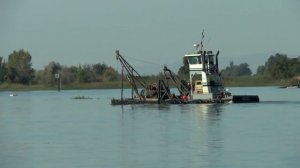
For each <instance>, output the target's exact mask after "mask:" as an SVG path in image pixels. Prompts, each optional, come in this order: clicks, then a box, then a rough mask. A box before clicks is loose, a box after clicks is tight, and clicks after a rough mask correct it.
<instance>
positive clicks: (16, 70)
mask: <svg viewBox="0 0 300 168" xmlns="http://www.w3.org/2000/svg"><path fill="white" fill-rule="evenodd" d="M31 59H32V57H31V55H30V53H29V52H28V51H24V50H23V49H21V50H19V51H13V53H11V54H10V55H9V56H8V62H7V70H8V79H9V81H10V82H14V83H21V84H30V82H31V81H32V79H33V77H34V70H33V68H32V67H31Z"/></svg>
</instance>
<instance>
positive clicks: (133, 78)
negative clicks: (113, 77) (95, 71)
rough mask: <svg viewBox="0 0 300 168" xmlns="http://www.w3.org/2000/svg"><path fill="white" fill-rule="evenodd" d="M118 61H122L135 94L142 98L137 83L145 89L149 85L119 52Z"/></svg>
mask: <svg viewBox="0 0 300 168" xmlns="http://www.w3.org/2000/svg"><path fill="white" fill-rule="evenodd" d="M116 59H117V60H119V61H120V63H121V64H122V67H123V68H125V70H126V71H127V79H128V81H129V83H130V85H131V87H132V89H133V90H134V92H135V94H136V95H137V96H138V97H139V98H142V96H141V94H140V93H139V90H138V87H137V83H139V84H140V85H141V86H142V87H143V88H146V86H147V84H146V82H145V80H144V79H143V78H142V77H141V75H140V74H139V73H138V72H137V71H136V70H135V69H134V68H133V67H132V66H131V65H130V64H129V63H128V62H127V61H126V60H125V59H124V57H123V56H122V55H121V54H120V51H119V50H116Z"/></svg>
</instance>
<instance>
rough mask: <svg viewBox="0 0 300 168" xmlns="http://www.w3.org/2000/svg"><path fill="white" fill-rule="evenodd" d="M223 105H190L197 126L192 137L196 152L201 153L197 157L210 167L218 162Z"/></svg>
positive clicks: (220, 146)
mask: <svg viewBox="0 0 300 168" xmlns="http://www.w3.org/2000/svg"><path fill="white" fill-rule="evenodd" d="M223 106H224V105H223V104H196V105H194V106H192V107H191V110H192V112H193V113H192V114H193V115H194V119H195V127H196V128H197V132H196V133H195V134H196V135H195V137H194V138H195V139H196V140H197V141H198V143H196V144H197V148H198V152H199V153H200V154H202V155H199V157H198V159H200V160H202V161H203V162H202V163H205V165H206V166H210V167H216V166H218V165H219V164H220V159H219V155H220V154H221V153H222V149H223V142H224V140H223V136H222V127H221V125H222V118H221V114H222V110H223ZM204 161H205V162H204ZM202 166H203V165H202Z"/></svg>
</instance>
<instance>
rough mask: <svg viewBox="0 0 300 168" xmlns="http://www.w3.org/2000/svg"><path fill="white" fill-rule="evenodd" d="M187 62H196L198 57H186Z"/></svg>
mask: <svg viewBox="0 0 300 168" xmlns="http://www.w3.org/2000/svg"><path fill="white" fill-rule="evenodd" d="M188 60H189V64H198V63H199V62H198V57H188Z"/></svg>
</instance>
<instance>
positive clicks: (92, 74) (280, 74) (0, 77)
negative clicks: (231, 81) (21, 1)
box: [0, 49, 300, 85]
mask: <svg viewBox="0 0 300 168" xmlns="http://www.w3.org/2000/svg"><path fill="white" fill-rule="evenodd" d="M31 61H32V56H31V54H30V53H29V52H28V51H25V50H23V49H21V50H19V51H13V52H12V53H11V54H9V56H8V60H7V62H6V61H5V60H4V58H3V57H0V84H1V83H5V82H6V83H19V84H26V85H28V84H45V85H54V84H55V83H56V80H57V79H55V74H60V76H61V81H62V84H71V83H90V82H105V81H115V80H118V79H120V74H119V73H118V72H117V71H116V70H115V69H114V68H112V67H111V66H108V65H106V64H104V63H96V64H85V65H78V66H64V65H61V64H60V63H58V62H49V63H48V65H46V66H44V69H42V70H35V69H33V68H32V63H31ZM188 73H189V71H188V61H187V59H186V58H183V65H182V66H181V67H180V68H179V71H178V75H179V76H180V77H181V78H185V79H187V78H188V76H189V75H188ZM220 73H221V75H222V76H223V77H225V78H226V77H240V76H253V75H254V76H264V77H268V78H269V79H276V80H281V79H290V78H293V77H297V76H300V56H299V57H298V58H289V57H288V56H287V55H286V54H279V53H277V54H275V55H271V56H270V57H269V58H268V60H267V61H266V62H265V64H264V65H260V66H258V68H257V71H256V74H253V73H252V71H251V69H250V68H249V64H248V63H241V64H239V65H235V64H234V62H233V61H231V62H230V63H229V66H227V67H225V68H224V69H222V70H221V71H220ZM159 76H160V75H159V74H158V75H156V76H153V75H152V77H153V78H157V77H159Z"/></svg>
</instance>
